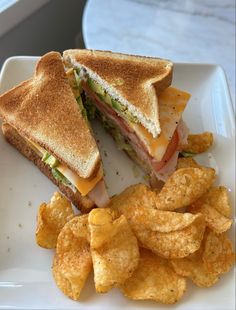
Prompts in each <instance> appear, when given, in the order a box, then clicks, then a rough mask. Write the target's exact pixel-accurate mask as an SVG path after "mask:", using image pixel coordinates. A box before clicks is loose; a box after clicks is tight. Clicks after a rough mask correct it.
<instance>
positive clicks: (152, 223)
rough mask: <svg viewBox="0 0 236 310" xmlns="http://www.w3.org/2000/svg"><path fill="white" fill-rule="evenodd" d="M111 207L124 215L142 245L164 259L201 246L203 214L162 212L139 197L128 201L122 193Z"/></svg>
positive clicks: (190, 251) (203, 228)
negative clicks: (125, 200)
mask: <svg viewBox="0 0 236 310" xmlns="http://www.w3.org/2000/svg"><path fill="white" fill-rule="evenodd" d="M111 207H112V208H113V209H115V210H118V211H119V212H120V213H122V214H124V216H125V217H126V219H127V220H128V222H129V224H130V226H131V228H132V230H133V232H134V233H135V236H136V237H137V239H138V241H139V243H140V245H141V246H142V247H145V248H148V249H150V250H152V251H153V252H154V253H156V254H158V255H160V256H163V257H165V258H177V257H184V256H187V255H189V254H190V253H193V252H195V251H197V249H198V248H199V247H200V244H201V241H202V238H203V234H204V230H205V220H204V216H203V215H201V214H196V215H195V216H194V217H193V216H191V214H190V213H177V212H169V211H161V210H157V209H154V208H152V207H151V206H149V207H147V206H142V205H140V202H139V201H138V200H136V201H135V199H134V200H133V203H132V204H125V203H124V201H123V196H122V194H121V201H119V196H116V197H114V198H112V200H111Z"/></svg>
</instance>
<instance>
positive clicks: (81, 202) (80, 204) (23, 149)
mask: <svg viewBox="0 0 236 310" xmlns="http://www.w3.org/2000/svg"><path fill="white" fill-rule="evenodd" d="M2 131H3V135H4V136H5V138H6V140H7V141H8V142H9V143H10V144H12V145H13V146H14V147H15V148H16V149H17V150H18V151H19V152H20V153H21V154H23V155H24V156H25V157H26V158H28V159H29V160H30V161H32V162H33V163H34V164H35V165H36V166H37V167H38V168H39V169H40V170H41V172H42V173H44V174H45V175H46V176H47V177H48V178H49V179H50V180H51V181H52V182H53V183H54V184H56V185H57V186H58V187H59V189H60V190H61V192H62V193H63V194H64V195H66V196H67V197H68V199H69V200H71V202H72V203H73V204H74V205H75V206H76V207H77V208H78V209H79V210H80V211H81V212H83V213H88V212H89V211H90V210H91V209H93V208H94V207H95V205H94V203H93V201H92V200H90V199H89V198H88V197H87V196H84V197H82V196H81V194H80V193H79V192H78V191H76V192H73V191H72V190H71V189H70V188H69V187H67V186H65V185H63V184H62V183H61V182H59V181H57V180H56V179H55V178H54V177H53V175H52V172H51V171H52V170H51V168H50V167H49V166H48V165H46V164H45V163H44V162H43V161H42V160H41V158H40V157H39V156H38V155H37V154H36V153H35V152H34V151H33V150H32V148H30V147H29V145H28V144H27V143H26V141H25V140H24V139H23V138H22V137H21V136H20V135H19V133H18V132H17V131H16V130H15V129H14V128H13V127H11V126H10V125H9V124H6V123H4V124H3V125H2Z"/></svg>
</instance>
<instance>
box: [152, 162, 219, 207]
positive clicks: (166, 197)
mask: <svg viewBox="0 0 236 310" xmlns="http://www.w3.org/2000/svg"><path fill="white" fill-rule="evenodd" d="M214 179H215V170H214V169H212V168H204V167H201V168H200V167H199V168H182V169H178V170H176V171H175V172H174V173H173V174H172V175H171V176H170V177H169V179H168V180H167V181H166V183H165V185H164V187H163V189H162V190H161V192H160V193H159V194H158V195H157V199H155V207H156V208H157V209H160V210H170V211H171V210H175V209H178V208H181V207H186V206H188V205H189V204H191V203H193V202H194V201H195V200H197V199H198V198H199V197H201V196H202V195H203V194H204V193H205V192H206V191H207V190H208V189H209V188H210V187H211V186H212V183H213V181H214Z"/></svg>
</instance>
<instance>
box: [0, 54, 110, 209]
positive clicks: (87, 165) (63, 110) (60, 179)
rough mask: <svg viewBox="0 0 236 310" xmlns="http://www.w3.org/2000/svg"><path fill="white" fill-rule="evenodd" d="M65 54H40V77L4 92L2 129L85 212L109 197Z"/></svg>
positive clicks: (37, 71)
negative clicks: (63, 56) (71, 79)
mask: <svg viewBox="0 0 236 310" xmlns="http://www.w3.org/2000/svg"><path fill="white" fill-rule="evenodd" d="M69 77H70V74H68V75H66V72H65V68H64V64H63V61H62V57H61V55H60V54H59V53H57V52H50V53H48V54H46V55H44V56H43V57H41V58H40V60H39V61H38V63H37V65H36V69H35V73H34V76H33V77H32V78H31V79H29V80H27V81H24V82H22V83H21V84H19V85H18V86H16V87H14V88H13V89H11V90H9V91H8V92H6V93H4V94H3V95H2V96H1V97H0V117H1V118H2V119H3V124H2V131H3V134H4V136H5V138H6V140H7V141H8V142H10V143H11V144H12V145H13V146H14V147H15V148H16V149H18V150H19V151H20V152H21V153H22V154H23V155H24V156H25V157H27V158H28V159H29V160H31V161H32V162H33V163H34V164H35V165H37V166H38V168H39V169H40V170H41V171H42V172H43V173H44V174H45V175H46V176H47V177H48V178H49V179H50V180H51V181H52V182H54V183H55V184H56V185H57V186H58V187H59V189H60V190H61V191H62V192H63V193H64V194H65V195H66V196H67V197H68V198H69V199H70V200H71V201H72V202H73V204H74V205H75V206H76V207H78V208H79V209H80V210H81V211H82V212H89V211H90V210H91V209H92V208H93V207H95V206H99V207H100V206H105V205H106V204H107V203H108V202H109V198H108V195H107V192H106V188H105V184H104V180H103V167H102V162H101V158H100V154H99V150H98V147H97V145H96V141H95V139H94V137H93V134H92V130H91V127H90V124H89V122H88V119H87V114H86V111H85V110H84V108H83V105H82V98H81V97H80V91H79V90H78V87H77V86H75V85H71V81H70V78H69Z"/></svg>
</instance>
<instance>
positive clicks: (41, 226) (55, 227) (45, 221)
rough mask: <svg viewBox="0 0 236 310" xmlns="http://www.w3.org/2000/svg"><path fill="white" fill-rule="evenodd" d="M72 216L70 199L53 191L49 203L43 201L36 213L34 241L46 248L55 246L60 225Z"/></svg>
mask: <svg viewBox="0 0 236 310" xmlns="http://www.w3.org/2000/svg"><path fill="white" fill-rule="evenodd" d="M73 217H74V211H73V209H72V206H71V203H70V201H69V200H68V199H67V198H66V197H65V196H63V195H62V194H60V193H58V192H55V193H54V195H53V196H52V198H51V201H50V203H48V204H46V203H43V204H41V206H40V207H39V211H38V215H37V228H36V242H37V244H38V245H39V246H41V247H43V248H47V249H53V248H55V247H56V243H57V237H58V235H59V233H60V231H61V229H62V227H63V226H64V225H65V224H66V223H67V222H68V221H69V220H70V219H72V218H73Z"/></svg>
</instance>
